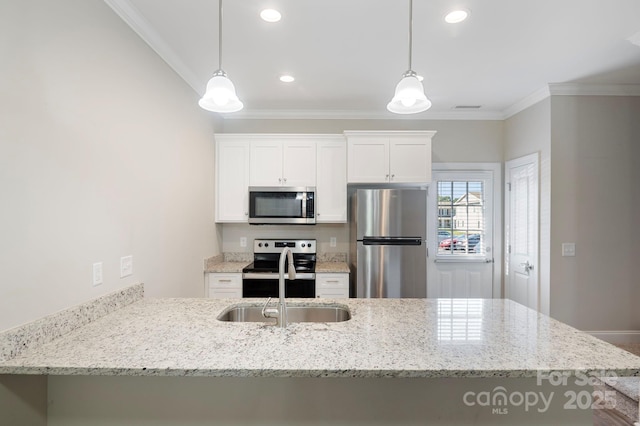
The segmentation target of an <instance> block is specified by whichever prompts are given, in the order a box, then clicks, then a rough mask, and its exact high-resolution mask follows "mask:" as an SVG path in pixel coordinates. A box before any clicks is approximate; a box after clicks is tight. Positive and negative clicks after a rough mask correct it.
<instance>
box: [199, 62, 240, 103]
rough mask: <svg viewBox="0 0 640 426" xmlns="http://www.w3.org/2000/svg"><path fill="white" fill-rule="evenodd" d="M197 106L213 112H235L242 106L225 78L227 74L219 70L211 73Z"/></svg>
mask: <svg viewBox="0 0 640 426" xmlns="http://www.w3.org/2000/svg"><path fill="white" fill-rule="evenodd" d="M198 105H200V107H201V108H203V109H206V110H207V111H213V112H236V111H240V110H241V109H242V107H243V106H244V105H243V104H242V102H240V99H238V95H236V88H235V86H234V85H233V83H232V82H231V80H229V78H228V77H227V73H225V72H224V71H223V70H221V69H219V70H217V71H216V72H215V73H213V77H211V80H209V82H208V83H207V91H206V93H205V94H204V96H202V98H201V99H200V100H199V101H198Z"/></svg>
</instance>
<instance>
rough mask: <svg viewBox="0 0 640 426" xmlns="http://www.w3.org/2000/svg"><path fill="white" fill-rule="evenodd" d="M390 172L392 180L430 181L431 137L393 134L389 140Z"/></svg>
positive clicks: (399, 181)
mask: <svg viewBox="0 0 640 426" xmlns="http://www.w3.org/2000/svg"><path fill="white" fill-rule="evenodd" d="M389 173H390V176H389V178H390V179H389V181H390V182H398V183H401V182H421V183H423V182H429V181H430V180H431V139H429V138H425V137H416V136H392V137H391V139H390V141H389Z"/></svg>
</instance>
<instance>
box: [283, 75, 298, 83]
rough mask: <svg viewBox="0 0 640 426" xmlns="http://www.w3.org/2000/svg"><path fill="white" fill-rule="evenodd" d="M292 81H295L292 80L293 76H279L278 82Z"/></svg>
mask: <svg viewBox="0 0 640 426" xmlns="http://www.w3.org/2000/svg"><path fill="white" fill-rule="evenodd" d="M294 80H295V78H293V76H291V75H281V76H280V81H281V82H283V83H291V82H292V81H294Z"/></svg>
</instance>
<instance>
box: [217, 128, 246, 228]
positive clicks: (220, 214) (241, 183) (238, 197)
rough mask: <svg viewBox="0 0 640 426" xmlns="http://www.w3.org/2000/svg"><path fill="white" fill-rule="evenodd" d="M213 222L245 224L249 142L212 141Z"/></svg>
mask: <svg viewBox="0 0 640 426" xmlns="http://www.w3.org/2000/svg"><path fill="white" fill-rule="evenodd" d="M215 163H216V194H215V198H216V222H246V221H247V219H248V212H249V209H248V206H249V191H248V186H249V141H248V140H237V139H234V140H225V139H223V138H222V137H220V138H216V160H215Z"/></svg>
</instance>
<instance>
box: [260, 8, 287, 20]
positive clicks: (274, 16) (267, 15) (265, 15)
mask: <svg viewBox="0 0 640 426" xmlns="http://www.w3.org/2000/svg"><path fill="white" fill-rule="evenodd" d="M260 17H261V18H262V19H263V20H265V21H267V22H278V21H279V20H280V19H281V18H282V15H281V14H280V12H278V11H277V10H275V9H265V10H263V11H262V12H260Z"/></svg>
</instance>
